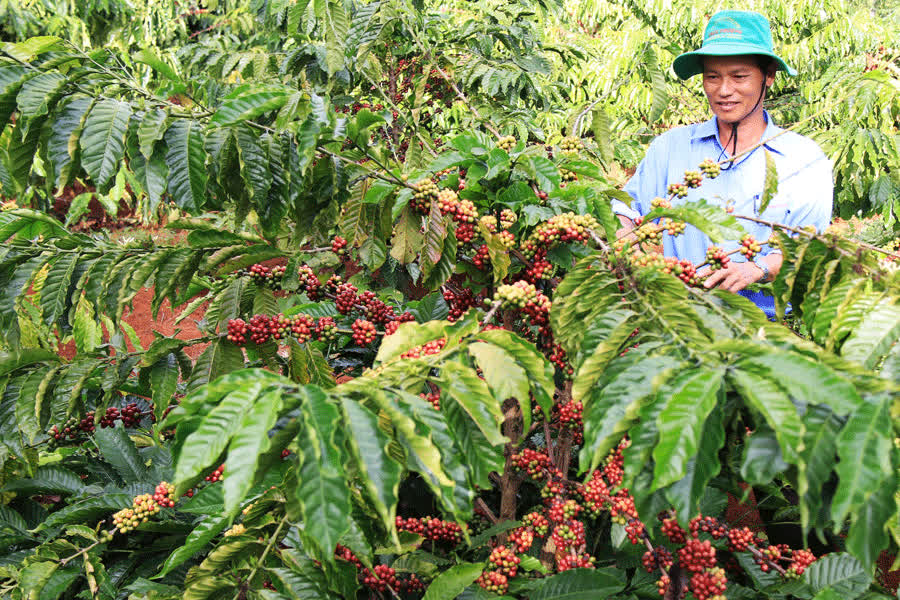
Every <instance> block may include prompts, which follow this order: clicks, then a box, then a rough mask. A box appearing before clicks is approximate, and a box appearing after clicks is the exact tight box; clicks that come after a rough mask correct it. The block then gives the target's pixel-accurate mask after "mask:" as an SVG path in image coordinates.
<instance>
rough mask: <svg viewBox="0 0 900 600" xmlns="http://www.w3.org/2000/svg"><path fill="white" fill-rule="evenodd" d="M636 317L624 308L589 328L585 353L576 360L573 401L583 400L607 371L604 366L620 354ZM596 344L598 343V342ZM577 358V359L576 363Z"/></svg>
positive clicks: (602, 317)
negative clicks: (576, 368)
mask: <svg viewBox="0 0 900 600" xmlns="http://www.w3.org/2000/svg"><path fill="white" fill-rule="evenodd" d="M637 316H638V315H637V314H636V313H634V312H633V311H631V310H628V309H627V308H619V309H615V310H611V311H609V312H606V313H604V314H602V315H600V318H599V319H597V320H595V321H593V322H592V323H591V324H590V325H588V328H587V333H586V334H585V345H586V346H587V347H586V348H584V351H583V352H582V353H581V355H579V356H578V357H577V358H576V360H573V362H575V363H576V364H578V370H577V372H576V374H575V377H574V380H573V382H572V398H573V399H574V400H578V401H579V402H581V401H583V399H584V397H585V396H586V395H587V393H588V392H589V391H590V389H591V388H593V387H594V385H595V384H596V383H597V380H598V379H599V378H600V376H601V375H602V374H603V372H604V370H605V369H606V365H607V364H608V363H609V361H611V360H612V359H613V358H615V357H616V356H618V355H619V353H620V352H621V346H622V344H624V343H625V341H626V340H627V339H628V338H629V337H630V336H631V334H632V333H633V332H634V321H635V320H636V317H637ZM598 341H599V343H597V342H598ZM578 359H580V360H578Z"/></svg>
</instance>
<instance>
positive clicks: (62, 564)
mask: <svg viewBox="0 0 900 600" xmlns="http://www.w3.org/2000/svg"><path fill="white" fill-rule="evenodd" d="M99 543H100V540H97V541H96V542H94V543H93V544H91V545H90V546H88V547H86V548H82V549H81V550H79V551H78V552H76V553H75V554H73V555H72V556H69V557H67V558H63V559H61V560H60V561H59V566H61V567H64V566H66V565H67V564H68V563H69V562H71V561H72V560H73V559H75V558H78V557H79V556H81V555H82V554H84V553H86V552H88V551H89V550H91V548H93V547H94V546H96V545H98V544H99Z"/></svg>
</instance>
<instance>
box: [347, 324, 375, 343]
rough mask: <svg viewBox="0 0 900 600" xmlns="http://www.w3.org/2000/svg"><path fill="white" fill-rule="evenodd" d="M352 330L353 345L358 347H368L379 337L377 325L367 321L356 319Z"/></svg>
mask: <svg viewBox="0 0 900 600" xmlns="http://www.w3.org/2000/svg"><path fill="white" fill-rule="evenodd" d="M351 328H352V330H353V334H352V338H353V343H354V344H356V345H357V346H368V345H369V344H371V343H372V342H374V341H375V338H376V337H377V336H378V332H377V331H376V330H375V324H374V323H372V322H371V321H367V320H365V319H356V320H355V321H353V325H352V326H351Z"/></svg>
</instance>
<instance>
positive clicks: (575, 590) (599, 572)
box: [528, 568, 626, 600]
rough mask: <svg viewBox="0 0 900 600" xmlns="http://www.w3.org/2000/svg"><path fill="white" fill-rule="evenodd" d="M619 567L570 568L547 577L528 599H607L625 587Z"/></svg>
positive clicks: (622, 573) (623, 574)
mask: <svg viewBox="0 0 900 600" xmlns="http://www.w3.org/2000/svg"><path fill="white" fill-rule="evenodd" d="M624 576H625V573H624V572H623V571H621V570H619V569H614V568H606V569H571V570H569V571H565V572H563V573H560V574H558V575H554V576H552V577H548V578H547V579H545V580H544V583H543V585H541V587H539V588H538V589H537V590H535V591H534V592H533V593H531V594H529V596H528V597H529V600H607V599H608V598H609V597H610V596H612V595H614V594H617V593H619V592H621V591H622V590H623V589H625V583H626V582H625V579H624Z"/></svg>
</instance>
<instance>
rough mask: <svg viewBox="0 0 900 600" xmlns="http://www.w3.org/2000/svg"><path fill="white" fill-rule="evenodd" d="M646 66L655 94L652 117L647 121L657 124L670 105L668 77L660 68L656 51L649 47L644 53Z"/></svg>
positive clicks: (651, 107) (651, 110) (651, 111)
mask: <svg viewBox="0 0 900 600" xmlns="http://www.w3.org/2000/svg"><path fill="white" fill-rule="evenodd" d="M644 65H645V66H646V67H647V71H648V72H649V75H650V89H651V90H652V92H653V100H652V104H651V106H650V115H649V116H648V117H647V120H648V121H650V122H651V123H655V122H656V121H657V120H658V119H659V118H660V117H661V116H662V114H663V112H664V111H665V110H666V105H667V104H668V103H669V92H668V89H667V87H666V76H665V74H664V73H663V71H662V69H661V68H660V66H659V59H657V57H656V51H655V50H654V49H653V48H652V47H651V46H648V47H647V49H646V50H645V51H644Z"/></svg>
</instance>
